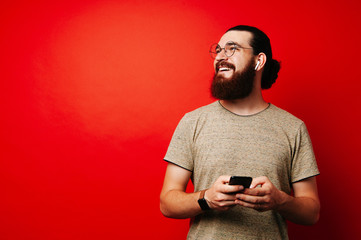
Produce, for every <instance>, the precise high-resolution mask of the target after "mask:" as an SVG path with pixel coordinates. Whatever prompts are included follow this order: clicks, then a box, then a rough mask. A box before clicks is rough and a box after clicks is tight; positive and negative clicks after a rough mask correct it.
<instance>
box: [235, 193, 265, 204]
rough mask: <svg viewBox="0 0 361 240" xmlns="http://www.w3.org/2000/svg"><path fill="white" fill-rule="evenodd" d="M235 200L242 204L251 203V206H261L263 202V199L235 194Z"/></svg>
mask: <svg viewBox="0 0 361 240" xmlns="http://www.w3.org/2000/svg"><path fill="white" fill-rule="evenodd" d="M236 198H237V200H241V201H243V202H247V203H253V204H262V203H263V202H264V198H263V197H258V196H250V195H246V194H237V195H236Z"/></svg>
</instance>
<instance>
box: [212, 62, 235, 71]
mask: <svg viewBox="0 0 361 240" xmlns="http://www.w3.org/2000/svg"><path fill="white" fill-rule="evenodd" d="M220 67H227V68H230V69H233V70H235V69H236V67H235V66H234V65H233V64H232V63H229V62H225V61H220V62H218V63H217V64H216V71H217V72H218V70H219V68H220Z"/></svg>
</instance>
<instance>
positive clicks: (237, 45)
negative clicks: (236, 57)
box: [209, 41, 253, 59]
mask: <svg viewBox="0 0 361 240" xmlns="http://www.w3.org/2000/svg"><path fill="white" fill-rule="evenodd" d="M215 45H216V47H215V48H217V46H219V48H220V51H219V52H218V53H217V52H212V48H213V46H215ZM232 45H233V46H235V47H236V48H235V49H234V50H233V52H232V54H231V55H229V56H228V54H227V51H226V46H232ZM239 48H243V49H253V48H251V47H250V48H249V47H242V46H241V45H239V44H237V43H235V42H233V41H228V42H226V44H225V45H224V48H222V47H221V46H220V45H219V44H218V43H213V44H212V45H211V47H210V49H209V54H210V55H211V58H213V59H215V58H216V57H217V55H218V54H220V53H221V52H222V50H224V55H226V56H227V57H232V56H233V54H234V53H235V52H236V49H239ZM212 54H215V57H213V55H212Z"/></svg>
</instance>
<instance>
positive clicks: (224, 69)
mask: <svg viewBox="0 0 361 240" xmlns="http://www.w3.org/2000/svg"><path fill="white" fill-rule="evenodd" d="M229 70H230V69H229V68H226V67H221V68H219V71H229Z"/></svg>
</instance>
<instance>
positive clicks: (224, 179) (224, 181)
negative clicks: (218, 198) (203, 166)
mask: <svg viewBox="0 0 361 240" xmlns="http://www.w3.org/2000/svg"><path fill="white" fill-rule="evenodd" d="M230 178H231V176H228V175H222V176H220V177H219V178H218V179H217V182H221V183H222V184H227V183H229V179H230Z"/></svg>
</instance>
